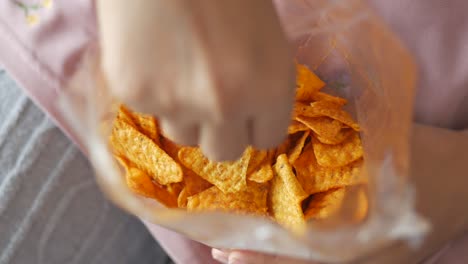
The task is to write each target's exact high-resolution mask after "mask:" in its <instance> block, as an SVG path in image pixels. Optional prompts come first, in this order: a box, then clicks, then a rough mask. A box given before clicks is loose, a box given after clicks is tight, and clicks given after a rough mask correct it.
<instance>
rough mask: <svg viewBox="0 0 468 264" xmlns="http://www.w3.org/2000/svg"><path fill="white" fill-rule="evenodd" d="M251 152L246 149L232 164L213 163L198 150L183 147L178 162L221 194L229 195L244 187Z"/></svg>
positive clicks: (250, 149) (249, 149)
mask: <svg viewBox="0 0 468 264" xmlns="http://www.w3.org/2000/svg"><path fill="white" fill-rule="evenodd" d="M252 151H253V149H252V148H250V147H249V148H247V149H246V150H245V151H244V154H243V155H242V157H241V158H240V159H239V160H237V161H234V162H214V161H210V160H208V159H207V158H206V157H205V156H204V155H203V153H202V151H201V150H200V149H199V148H193V147H183V148H181V149H180V150H179V160H180V162H181V163H182V164H183V165H184V166H186V167H187V168H189V169H191V170H192V171H193V172H195V173H196V174H198V175H200V177H202V178H203V179H205V180H207V181H209V182H210V183H212V184H214V185H215V186H217V187H218V188H219V189H220V190H222V191H223V192H225V193H230V192H238V191H240V190H242V189H244V188H245V187H246V176H247V168H248V165H249V160H250V156H251V155H252Z"/></svg>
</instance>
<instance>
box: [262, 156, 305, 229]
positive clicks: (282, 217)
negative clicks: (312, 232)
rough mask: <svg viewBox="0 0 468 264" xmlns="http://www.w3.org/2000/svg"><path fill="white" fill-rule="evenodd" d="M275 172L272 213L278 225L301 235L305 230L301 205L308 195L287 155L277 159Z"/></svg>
mask: <svg viewBox="0 0 468 264" xmlns="http://www.w3.org/2000/svg"><path fill="white" fill-rule="evenodd" d="M273 170H274V172H275V177H273V180H272V184H271V189H270V195H269V206H270V209H271V213H272V215H273V217H274V218H275V219H276V221H278V223H280V224H282V225H283V226H285V227H287V228H289V229H291V230H292V231H294V232H298V233H300V232H301V231H303V229H304V228H305V220H304V214H303V213H302V207H301V203H302V201H303V200H304V199H305V198H307V193H305V192H304V190H303V189H302V187H301V185H300V184H299V182H298V181H297V179H296V176H295V175H294V173H293V171H292V167H291V165H290V164H289V162H288V157H287V156H286V155H285V154H282V155H280V156H279V157H278V158H277V161H276V164H275V165H274V167H273Z"/></svg>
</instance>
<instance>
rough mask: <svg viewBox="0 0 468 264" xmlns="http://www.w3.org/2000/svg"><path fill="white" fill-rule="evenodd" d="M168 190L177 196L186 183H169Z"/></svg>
mask: <svg viewBox="0 0 468 264" xmlns="http://www.w3.org/2000/svg"><path fill="white" fill-rule="evenodd" d="M165 187H166V189H167V191H168V192H169V193H170V194H172V195H174V196H175V197H177V196H179V193H180V192H181V191H182V189H183V188H184V184H183V183H182V182H176V183H169V184H168V185H166V186H165Z"/></svg>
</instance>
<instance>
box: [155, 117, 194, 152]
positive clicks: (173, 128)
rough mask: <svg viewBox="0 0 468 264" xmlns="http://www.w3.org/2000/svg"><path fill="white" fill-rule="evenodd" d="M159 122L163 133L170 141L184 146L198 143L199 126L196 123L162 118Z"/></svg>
mask: <svg viewBox="0 0 468 264" xmlns="http://www.w3.org/2000/svg"><path fill="white" fill-rule="evenodd" d="M160 123H161V127H162V131H164V135H165V136H167V137H168V138H169V139H171V140H172V141H174V142H176V143H178V144H181V145H186V146H195V145H197V144H198V138H199V127H198V125H197V124H194V123H184V122H177V121H175V120H170V119H162V120H161V121H160Z"/></svg>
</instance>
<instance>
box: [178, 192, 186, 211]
mask: <svg viewBox="0 0 468 264" xmlns="http://www.w3.org/2000/svg"><path fill="white" fill-rule="evenodd" d="M187 199H188V194H187V189H186V188H184V189H182V191H181V192H180V193H179V197H177V206H179V208H187V201H188V200H187Z"/></svg>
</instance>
